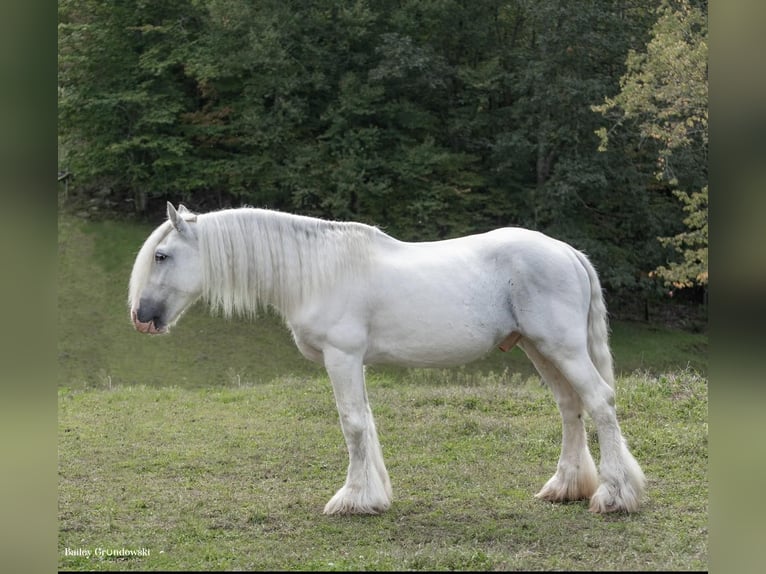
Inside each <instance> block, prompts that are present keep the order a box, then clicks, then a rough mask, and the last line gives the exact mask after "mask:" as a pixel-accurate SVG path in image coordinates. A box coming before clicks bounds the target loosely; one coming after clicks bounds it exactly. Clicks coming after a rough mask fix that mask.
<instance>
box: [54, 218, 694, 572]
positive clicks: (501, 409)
mask: <svg viewBox="0 0 766 574" xmlns="http://www.w3.org/2000/svg"><path fill="white" fill-rule="evenodd" d="M148 232H149V229H148V228H141V227H137V226H134V225H131V224H127V223H118V222H106V223H98V224H95V223H89V224H83V223H81V222H79V221H77V220H75V219H72V218H69V217H66V216H62V218H61V221H60V233H59V235H60V242H59V296H60V299H59V307H60V313H59V363H60V371H59V394H58V401H59V422H58V427H59V437H58V443H59V568H60V569H65V570H222V569H223V570H237V569H255V570H269V569H272V570H273V569H276V570H314V569H316V570H376V569H377V570H380V569H389V570H402V569H413V570H421V569H422V570H426V569H427V570H431V569H434V570H451V569H466V570H469V569H473V570H492V569H497V570H515V569H525V570H551V569H556V570H586V569H587V570H590V569H595V570H659V569H668V570H689V569H698V570H699V569H706V568H707V539H708V538H707V516H708V486H707V437H708V427H707V404H708V394H707V379H706V369H707V360H706V352H707V337H706V336H705V335H704V334H700V333H684V332H678V331H672V330H667V329H661V328H656V327H651V326H648V325H643V324H639V323H620V322H615V323H614V324H613V350H614V353H615V358H616V364H617V369H618V372H619V373H621V375H620V377H619V379H618V382H617V388H618V392H617V408H618V416H619V418H620V422H621V425H622V428H623V431H624V433H625V435H626V437H627V438H628V440H629V442H630V444H631V448H632V450H633V453H634V455H635V456H636V458H637V459H638V460H639V462H640V463H641V464H642V466H643V468H644V471H645V473H646V475H647V478H648V481H649V485H648V492H647V495H646V500H645V504H644V506H643V507H642V509H641V511H640V512H638V513H635V514H631V515H607V516H595V515H592V514H590V513H589V512H587V504H586V503H572V504H566V505H555V504H549V503H545V502H541V501H537V500H536V499H534V498H533V494H534V493H535V492H536V491H537V490H538V489H539V488H540V487H541V486H542V484H543V483H544V482H545V481H546V480H547V479H548V478H549V477H550V475H551V474H552V473H553V472H554V470H555V466H556V460H557V458H558V454H559V445H560V436H561V435H560V433H561V425H560V422H559V417H558V412H557V409H556V406H555V403H554V401H553V399H552V397H551V395H550V392H549V391H548V390H547V389H546V388H544V387H542V386H541V385H540V384H539V379H537V377H536V376H535V375H534V374H533V371H532V369H531V368H530V367H529V365H528V363H527V361H526V359H525V358H524V357H523V355H522V354H521V353H520V352H517V351H514V352H511V353H508V354H502V353H494V354H492V355H490V356H489V357H488V358H487V359H485V360H484V361H481V362H479V363H475V364H473V365H469V366H467V367H464V368H460V369H452V370H445V371H441V370H417V369H414V370H404V369H381V368H370V369H368V385H369V394H370V400H371V403H372V407H373V412H374V414H375V416H376V421H377V425H378V430H379V432H380V436H381V443H382V445H383V452H384V456H385V458H386V462H387V465H388V469H389V472H390V474H391V479H392V481H393V485H394V504H393V506H392V508H391V510H390V511H388V512H387V513H385V514H383V515H381V516H374V517H326V516H324V515H322V514H321V511H322V507H323V506H324V503H325V502H326V501H327V500H328V499H329V498H330V496H331V495H332V494H333V493H334V492H335V490H336V489H337V488H339V487H340V486H341V485H342V483H343V479H344V477H345V470H346V464H347V454H346V452H345V445H344V442H343V437H342V435H341V432H340V427H339V425H338V421H337V413H336V411H335V406H334V402H333V396H332V390H331V388H330V384H329V381H328V380H327V377H326V375H325V374H324V372H323V371H322V370H321V369H320V368H318V367H316V366H314V365H312V364H311V363H308V362H307V361H305V360H304V359H302V358H301V357H300V355H299V354H298V352H297V351H296V350H295V348H294V346H293V345H292V343H291V341H290V336H289V333H288V332H287V331H286V329H285V328H284V327H283V326H282V325H281V323H280V322H279V321H278V320H277V319H276V318H274V317H271V316H268V315H267V316H265V317H264V318H262V319H260V320H259V321H257V322H256V323H244V322H240V321H225V320H223V319H216V318H210V317H208V316H207V315H206V313H205V312H204V311H203V310H202V309H194V310H192V311H190V312H189V313H188V315H187V317H185V319H184V321H183V322H182V323H181V324H180V325H179V326H178V327H177V328H176V329H175V330H174V332H173V334H172V335H171V336H168V337H153V338H150V337H145V336H139V335H137V334H136V333H134V332H133V331H132V330H131V328H130V326H129V324H128V320H127V310H126V308H125V292H126V283H127V277H128V274H129V271H130V265H131V264H132V259H133V256H134V254H135V252H136V251H137V250H138V248H139V246H140V243H141V242H142V241H143V239H144V238H145V237H146V235H147V233H148ZM588 428H589V436H590V437H591V450H592V452H593V453H594V456H596V457H597V456H598V444H597V442H596V441H595V438H594V434H595V433H594V430H593V426H592V425H591V424H590V421H588ZM122 549H126V550H130V551H134V552H135V553H136V554H143V555H134V556H130V555H123V556H115V555H114V554H115V553H114V552H112V550H117V551H121V550H122ZM84 551H90V552H91V555H90V556H82V555H78V554H83V553H84ZM97 552H98V553H99V554H100V555H96V553H97ZM110 554H111V555H110ZM117 554H128V553H125V552H117ZM147 554H148V555H147Z"/></svg>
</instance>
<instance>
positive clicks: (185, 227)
mask: <svg viewBox="0 0 766 574" xmlns="http://www.w3.org/2000/svg"><path fill="white" fill-rule="evenodd" d="M179 207H181V208H183V209H186V208H185V207H183V206H179ZM181 213H183V212H181ZM181 213H179V212H178V211H176V208H175V207H173V204H172V203H170V202H169V201H168V219H169V220H170V223H171V225H172V226H173V228H174V229H175V230H176V231H178V233H180V234H182V235H183V234H189V235H191V233H192V230H191V228H190V227H189V224H188V223H186V221H185V220H184V218H183V217H181Z"/></svg>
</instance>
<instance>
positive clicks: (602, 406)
mask: <svg viewBox="0 0 766 574" xmlns="http://www.w3.org/2000/svg"><path fill="white" fill-rule="evenodd" d="M557 339H558V341H557V342H556V343H555V344H553V343H552V342H547V343H542V344H541V343H538V344H537V350H538V351H539V352H540V353H541V354H542V355H543V356H545V357H546V358H548V360H549V361H550V362H551V363H552V364H553V365H554V366H555V367H556V368H557V369H558V371H559V372H560V373H561V374H562V375H563V377H564V378H566V380H567V381H568V382H569V383H570V385H571V387H572V389H574V391H575V392H576V393H577V394H578V395H579V396H580V399H581V400H582V404H583V405H584V406H585V408H586V409H587V411H588V413H589V414H590V416H591V418H592V419H593V422H594V423H595V425H596V429H597V431H598V442H599V446H600V448H601V461H600V464H599V474H600V479H601V483H600V484H599V486H598V488H597V489H596V492H595V493H593V496H591V499H590V510H591V511H593V512H613V511H627V512H633V511H635V510H638V507H639V504H640V501H641V494H642V492H643V489H644V482H645V478H644V473H643V472H642V471H641V467H640V466H639V465H638V463H637V462H636V459H634V458H633V455H632V454H631V453H630V451H629V450H628V447H627V444H626V443H625V439H624V438H623V436H622V432H621V431H620V425H619V424H618V423H617V415H616V410H615V403H614V389H612V387H611V386H610V385H609V384H608V383H607V382H606V381H605V380H604V379H603V378H602V377H601V375H600V374H599V372H598V370H597V369H596V367H595V365H594V364H593V362H592V361H591V360H590V356H589V355H588V352H587V349H586V347H585V345H584V344H582V345H578V344H575V343H574V342H572V341H566V340H562V338H561V337H560V336H559V337H557Z"/></svg>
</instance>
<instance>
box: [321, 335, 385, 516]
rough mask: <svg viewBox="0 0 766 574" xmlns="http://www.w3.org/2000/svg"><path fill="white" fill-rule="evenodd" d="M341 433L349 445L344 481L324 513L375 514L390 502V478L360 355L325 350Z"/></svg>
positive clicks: (336, 350) (325, 360) (332, 349)
mask: <svg viewBox="0 0 766 574" xmlns="http://www.w3.org/2000/svg"><path fill="white" fill-rule="evenodd" d="M324 362H325V368H326V369H327V372H328V373H329V375H330V379H331V380H332V387H333V392H334V393H335V403H336V405H337V407H338V414H339V415H340V424H341V428H342V430H343V436H344V437H345V439H346V445H347V446H348V455H349V465H348V473H347V475H346V483H345V484H344V485H343V487H342V488H341V489H340V490H338V492H337V493H335V496H333V497H332V498H331V499H330V501H329V502H328V503H327V504H326V505H325V508H324V512H325V514H378V513H380V512H383V511H384V510H386V509H387V508H388V507H389V506H390V505H391V481H390V480H389V477H388V471H387V470H386V467H385V464H384V463H383V453H382V451H381V448H380V443H379V442H378V433H377V431H376V429H375V422H374V420H373V418H372V411H371V410H370V405H369V403H368V401H367V391H366V390H365V385H364V368H363V366H362V362H361V359H360V358H358V357H356V356H355V355H351V354H348V353H345V352H343V351H340V350H338V349H334V348H331V349H325V350H324Z"/></svg>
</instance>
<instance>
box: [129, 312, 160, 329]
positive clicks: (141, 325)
mask: <svg viewBox="0 0 766 574" xmlns="http://www.w3.org/2000/svg"><path fill="white" fill-rule="evenodd" d="M130 317H131V319H133V326H134V327H135V328H136V331H138V332H139V333H149V334H150V335H161V334H162V333H165V332H167V330H168V328H167V327H165V326H162V327H160V328H159V329H158V328H157V327H156V326H155V325H154V320H151V321H149V322H147V323H143V322H141V321H140V320H139V319H138V314H137V313H136V310H135V309H133V310H131V312H130Z"/></svg>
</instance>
